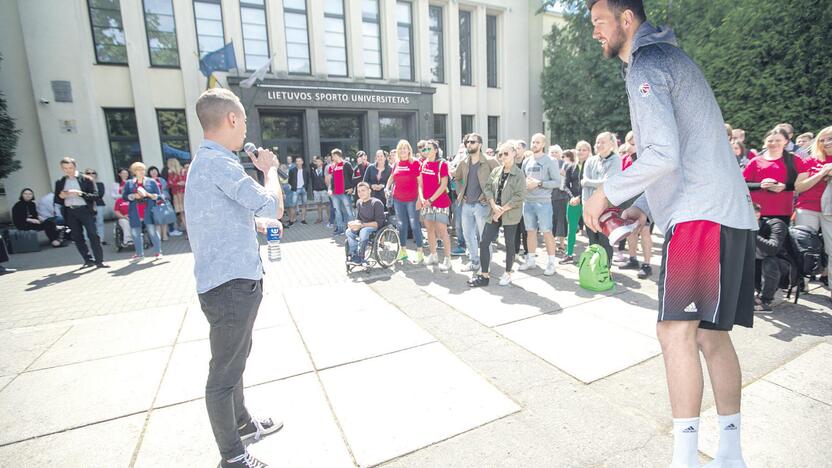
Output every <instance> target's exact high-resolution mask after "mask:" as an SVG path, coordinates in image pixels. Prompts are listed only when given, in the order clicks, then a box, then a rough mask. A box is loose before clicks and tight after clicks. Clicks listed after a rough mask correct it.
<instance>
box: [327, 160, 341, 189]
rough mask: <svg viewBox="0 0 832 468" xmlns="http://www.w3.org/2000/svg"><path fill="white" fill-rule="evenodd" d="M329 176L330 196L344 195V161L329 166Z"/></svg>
mask: <svg viewBox="0 0 832 468" xmlns="http://www.w3.org/2000/svg"><path fill="white" fill-rule="evenodd" d="M329 175H330V176H332V194H333V195H343V194H344V161H341V162H339V163H338V164H331V165H330V166H329Z"/></svg>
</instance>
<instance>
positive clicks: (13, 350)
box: [0, 325, 69, 375]
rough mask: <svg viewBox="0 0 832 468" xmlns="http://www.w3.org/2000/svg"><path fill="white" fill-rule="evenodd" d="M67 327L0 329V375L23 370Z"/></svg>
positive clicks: (64, 331)
mask: <svg viewBox="0 0 832 468" xmlns="http://www.w3.org/2000/svg"><path fill="white" fill-rule="evenodd" d="M68 329H69V326H54V325H45V326H39V327H27V328H16V329H10V330H3V331H0V343H3V346H0V375H12V374H17V373H20V372H23V371H24V370H26V368H27V367H29V366H30V365H31V364H32V363H33V362H34V361H35V360H36V359H37V358H38V356H40V355H41V354H43V352H44V351H46V350H47V349H48V348H49V347H50V346H51V345H52V344H53V343H55V341H56V340H57V339H58V338H60V337H61V335H63V334H64V333H66V331H67V330H68Z"/></svg>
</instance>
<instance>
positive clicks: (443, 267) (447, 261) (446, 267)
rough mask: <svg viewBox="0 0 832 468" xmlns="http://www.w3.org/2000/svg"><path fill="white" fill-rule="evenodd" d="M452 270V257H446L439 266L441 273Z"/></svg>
mask: <svg viewBox="0 0 832 468" xmlns="http://www.w3.org/2000/svg"><path fill="white" fill-rule="evenodd" d="M450 269H451V257H445V259H444V260H442V263H440V264H439V271H448V270H450Z"/></svg>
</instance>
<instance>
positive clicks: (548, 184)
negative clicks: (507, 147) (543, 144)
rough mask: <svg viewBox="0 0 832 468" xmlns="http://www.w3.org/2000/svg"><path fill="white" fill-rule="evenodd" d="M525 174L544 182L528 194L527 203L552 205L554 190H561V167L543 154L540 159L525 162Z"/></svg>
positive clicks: (529, 159) (528, 159)
mask: <svg viewBox="0 0 832 468" xmlns="http://www.w3.org/2000/svg"><path fill="white" fill-rule="evenodd" d="M523 174H525V175H526V177H531V178H534V179H537V180H539V181H541V182H542V184H541V186H540V187H537V188H533V189H531V190H529V191H528V193H527V194H526V202H527V203H552V190H554V189H558V188H560V167H559V166H558V163H557V162H556V161H555V160H554V159H552V158H550V157H549V155H548V154H543V156H541V157H540V158H535V157H531V158H527V159H525V160H524V161H523Z"/></svg>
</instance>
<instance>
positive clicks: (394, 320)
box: [285, 283, 435, 369]
mask: <svg viewBox="0 0 832 468" xmlns="http://www.w3.org/2000/svg"><path fill="white" fill-rule="evenodd" d="M285 296H286V302H287V304H288V305H289V310H290V311H291V314H292V317H294V319H295V321H296V322H297V327H298V329H299V330H300V333H301V335H303V340H304V341H305V342H306V346H307V347H308V348H309V353H310V354H311V355H312V360H313V361H314V363H315V367H316V368H317V369H325V368H328V367H332V366H337V365H341V364H345V363H348V362H354V361H358V360H361V359H367V358H370V357H373V356H380V355H383V354H386V353H391V352H394V351H399V350H402V349H406V348H411V347H414V346H419V345H423V344H426V343H431V342H433V341H435V339H434V337H433V336H432V335H430V334H429V333H427V332H426V331H424V330H423V329H422V328H420V327H419V326H418V325H416V324H415V323H414V322H413V321H412V320H410V318H408V317H407V316H406V315H405V314H404V313H402V311H400V310H399V309H397V308H396V307H394V306H393V305H391V304H390V303H389V302H387V301H385V300H384V299H382V298H380V297H379V296H378V295H377V294H376V293H375V292H374V291H373V290H372V289H370V288H369V286H367V285H366V284H362V283H357V284H352V283H342V284H335V285H331V286H327V288H326V291H325V293H324V291H321V288H319V287H314V288H299V289H293V290H291V291H287V292H285Z"/></svg>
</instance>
